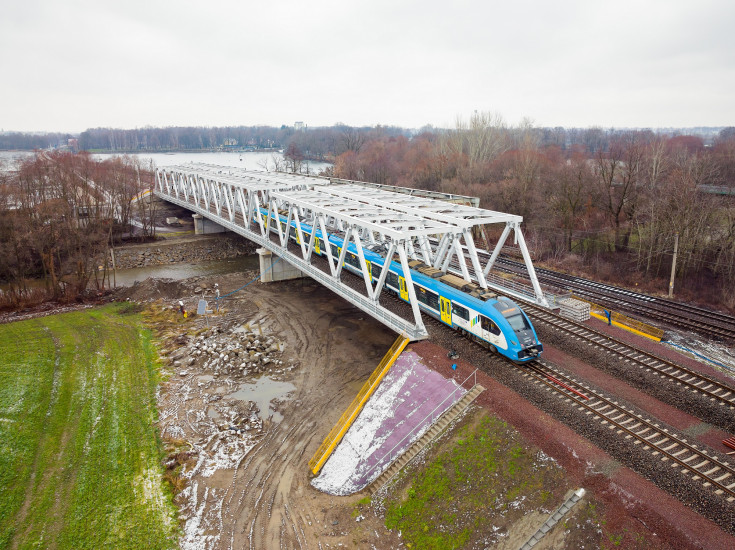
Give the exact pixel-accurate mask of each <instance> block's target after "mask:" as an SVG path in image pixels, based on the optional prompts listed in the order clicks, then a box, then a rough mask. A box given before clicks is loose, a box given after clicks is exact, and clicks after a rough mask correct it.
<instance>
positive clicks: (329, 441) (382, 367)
mask: <svg viewBox="0 0 735 550" xmlns="http://www.w3.org/2000/svg"><path fill="white" fill-rule="evenodd" d="M407 345H408V338H406V337H404V336H399V337H398V338H397V339H396V341H395V342H393V345H392V346H391V348H390V349H389V350H388V353H386V354H385V356H384V357H383V359H382V360H381V361H380V364H379V365H378V367H377V368H376V369H375V370H374V371H373V373H372V374H371V375H370V378H368V380H367V382H365V384H364V385H363V386H362V388H361V389H360V391H359V392H358V394H357V396H356V397H355V399H353V400H352V403H350V406H349V407H347V410H346V411H345V412H344V413H343V414H342V416H341V417H340V419H339V420H338V421H337V423H336V424H335V425H334V428H332V430H331V431H330V432H329V435H328V436H327V438H326V439H325V440H324V442H323V443H322V444H321V445H320V446H319V448H318V449H317V451H316V452H315V453H314V456H313V457H311V460H309V468H311V471H312V472H313V473H314V474H317V473H319V470H321V469H322V466H324V463H325V462H326V461H327V459H328V458H329V457H330V456H331V454H332V452H333V451H334V448H335V447H336V446H337V444H338V443H339V442H340V441H341V440H342V437H343V436H344V435H345V433H347V430H348V429H349V428H350V426H352V423H353V422H354V421H355V418H357V415H358V414H360V411H361V410H362V408H363V406H364V405H365V403H367V400H368V399H369V398H370V396H371V395H372V394H373V392H374V391H375V389H376V388H377V387H378V384H380V381H381V380H382V379H383V377H384V376H385V375H386V373H387V372H388V371H389V370H390V368H391V367H392V366H393V363H395V361H396V359H398V356H399V355H401V352H402V351H403V350H404V349H405V347H406V346H407Z"/></svg>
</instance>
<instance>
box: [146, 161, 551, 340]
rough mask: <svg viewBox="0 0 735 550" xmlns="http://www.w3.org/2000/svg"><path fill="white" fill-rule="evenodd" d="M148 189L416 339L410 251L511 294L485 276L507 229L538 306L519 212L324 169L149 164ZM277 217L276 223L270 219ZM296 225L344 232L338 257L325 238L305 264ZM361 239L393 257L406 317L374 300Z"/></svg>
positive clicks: (307, 246)
mask: <svg viewBox="0 0 735 550" xmlns="http://www.w3.org/2000/svg"><path fill="white" fill-rule="evenodd" d="M155 194H156V195H157V196H159V197H161V198H163V199H165V200H168V201H170V202H173V203H176V204H179V205H180V206H183V207H185V208H188V209H190V210H193V211H195V212H196V213H198V214H201V215H203V216H206V217H208V218H210V219H211V220H213V221H214V222H216V223H218V224H220V225H222V226H223V227H226V228H227V229H230V230H232V231H234V232H236V233H239V234H240V235H243V236H245V237H247V238H248V239H250V240H252V241H254V242H256V243H258V244H260V245H261V246H263V247H265V248H267V249H269V250H270V251H272V252H273V253H275V254H277V255H278V256H281V257H282V258H283V259H285V260H286V261H288V262H289V263H291V264H293V265H294V266H295V267H297V268H298V269H299V270H301V271H302V272H304V273H306V274H308V275H309V276H311V277H312V278H314V279H316V280H317V281H319V282H320V283H322V284H324V285H325V286H327V287H328V288H330V289H331V290H333V291H334V292H336V293H337V294H339V295H340V296H342V297H343V298H345V299H347V300H348V301H349V302H351V303H352V304H354V305H355V306H357V307H359V308H360V309H362V310H363V311H365V312H366V313H368V314H370V315H372V316H373V317H375V318H376V319H378V320H379V321H381V322H383V323H384V324H386V325H387V326H389V327H390V328H392V329H394V330H396V331H397V332H399V333H405V334H406V335H407V336H408V337H409V338H411V339H412V340H416V339H421V338H425V337H426V336H427V334H426V329H425V327H424V324H423V322H422V320H421V313H420V311H419V308H418V301H417V300H416V295H415V291H414V286H413V282H412V280H411V270H410V269H409V265H408V262H409V261H410V260H416V259H418V260H421V261H422V262H424V263H426V264H428V265H430V266H432V267H434V268H436V269H439V270H442V271H447V269H448V268H449V264H450V262H451V261H452V260H453V259H454V260H455V262H456V264H457V265H458V266H459V270H460V271H461V274H462V276H463V278H465V279H466V280H468V281H471V280H474V281H475V282H477V283H478V284H479V285H480V286H481V287H482V288H488V286H492V287H493V288H496V289H497V290H500V291H501V292H505V293H506V294H510V295H514V294H516V293H515V292H513V291H512V290H510V289H505V288H502V287H498V285H488V282H487V279H486V276H487V274H488V272H489V271H490V269H491V268H492V265H493V264H494V262H495V259H496V258H497V256H498V254H499V252H500V249H501V248H502V246H503V244H504V243H505V240H506V239H507V237H508V235H509V234H510V231H511V230H513V231H514V232H515V237H516V242H517V243H518V245H519V248H520V249H521V251H522V253H523V256H524V260H526V267H527V268H528V272H529V274H530V275H531V281H532V284H533V287H534V293H535V295H536V300H535V301H536V302H537V303H539V304H541V305H548V304H547V303H546V299H545V298H544V296H543V293H542V291H541V288H540V287H539V284H538V280H537V279H536V277H535V271H534V269H533V264H532V263H531V260H530V256H529V254H528V250H527V248H526V245H525V241H524V240H523V235H522V233H521V231H520V223H521V221H522V218H521V217H520V216H515V215H512V214H504V213H502V212H494V211H491V210H484V209H481V208H476V207H471V206H463V205H458V204H452V203H447V202H443V201H438V200H434V199H429V198H421V197H417V196H411V195H405V194H398V193H392V192H390V191H387V190H385V188H383V189H374V188H369V187H363V186H359V185H354V184H349V183H348V184H344V183H332V182H331V181H330V180H329V179H326V178H320V177H313V176H302V175H294V174H285V173H280V172H258V171H251V170H243V169H240V168H230V167H224V166H214V165H208V164H189V165H182V166H172V167H166V168H160V169H158V170H157V172H156V190H155ZM278 216H281V217H282V219H283V221H285V223H274V222H273V221H272V220H274V219H277V217H278ZM489 223H504V224H505V229H504V231H503V234H502V236H501V239H500V240H499V241H498V243H497V245H496V247H495V250H494V251H493V254H492V256H491V258H490V261H489V262H488V264H487V265H486V266H485V267H484V268H483V267H482V265H481V264H480V260H479V259H478V255H477V249H476V248H475V244H474V240H473V238H472V228H473V227H474V226H477V225H483V224H489ZM292 225H293V226H295V230H296V237H297V243H298V247H299V249H298V251H295V252H292V251H290V250H289V237H291V232H290V229H289V228H290V227H291V226H292ZM303 225H308V226H310V227H314V228H316V229H318V230H319V231H321V234H322V235H336V236H339V237H341V238H342V239H343V240H344V242H345V246H343V247H342V248H341V250H340V253H339V258H335V257H334V255H333V254H332V250H331V247H329V246H324V247H323V250H322V251H321V253H322V254H323V255H324V256H326V260H327V263H328V267H329V272H328V273H325V272H324V271H323V270H322V269H320V268H318V267H317V266H315V265H313V264H312V257H313V255H314V252H315V241H316V231H310V232H309V233H310V235H309V234H308V233H305V232H304V229H303ZM325 240H326V239H325ZM348 243H352V244H353V245H354V248H355V250H356V252H357V254H356V256H357V258H358V261H359V264H360V266H361V271H362V273H363V280H364V283H365V293H364V294H363V293H361V292H359V291H357V290H355V289H353V288H352V287H351V286H349V285H347V284H345V283H344V282H342V280H341V272H342V267H343V266H344V265H345V257H346V254H347V244H348ZM365 247H370V249H371V250H372V251H373V252H376V253H378V254H380V255H382V256H383V257H384V258H390V259H391V260H393V261H396V255H397V256H398V258H397V260H398V261H399V263H400V265H401V267H402V270H403V273H404V274H405V279H406V286H407V291H408V293H409V303H410V304H411V307H412V311H413V316H414V319H413V323H411V322H410V321H407V320H405V319H403V318H401V317H400V316H397V315H396V314H394V313H392V312H391V311H389V310H387V309H386V308H384V307H383V306H382V305H381V304H380V303H379V297H380V293H381V291H382V289H383V286H384V283H385V279H386V275H387V273H388V270H387V269H384V270H382V271H381V275H380V277H379V278H378V280H377V281H376V282H373V281H372V279H371V277H370V275H369V272H368V269H367V264H366V261H365V256H364V248H365ZM468 259H469V266H468V262H467V260H468ZM523 297H524V298H525V299H528V297H527V296H523Z"/></svg>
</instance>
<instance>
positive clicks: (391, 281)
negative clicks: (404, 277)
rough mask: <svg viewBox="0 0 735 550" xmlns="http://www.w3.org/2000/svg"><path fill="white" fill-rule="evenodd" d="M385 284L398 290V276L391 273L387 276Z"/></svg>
mask: <svg viewBox="0 0 735 550" xmlns="http://www.w3.org/2000/svg"><path fill="white" fill-rule="evenodd" d="M385 284H387V285H388V286H390V287H393V288H395V289H397V288H398V275H396V274H395V273H393V272H392V271H389V272H388V275H386V276H385Z"/></svg>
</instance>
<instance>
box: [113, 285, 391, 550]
mask: <svg viewBox="0 0 735 550" xmlns="http://www.w3.org/2000/svg"><path fill="white" fill-rule="evenodd" d="M254 275H255V274H254V273H247V274H244V275H243V274H238V275H235V274H233V275H227V276H224V277H219V278H218V279H217V281H218V282H219V285H220V291H221V293H222V294H223V295H224V294H226V293H227V292H230V291H231V290H234V289H236V288H238V287H240V286H242V285H243V284H245V283H246V282H247V281H248V280H250V279H251V278H252V277H253V276H254ZM213 283H214V280H210V279H202V278H200V279H194V280H191V279H190V280H187V281H181V282H165V281H150V280H149V281H147V282H145V283H143V284H140V285H138V286H137V287H135V288H133V289H131V290H130V291H127V292H126V296H127V297H130V298H131V299H136V300H141V301H144V300H149V299H161V298H163V299H164V303H167V304H169V305H171V304H175V303H176V301H177V300H178V299H183V300H184V302H185V304H186V307H187V309H188V310H194V309H195V303H196V301H197V299H198V298H199V297H200V296H202V295H203V294H207V293H209V295H210V296H211V295H212V285H213ZM197 287H199V288H202V287H208V288H204V289H203V291H200V292H195V290H197ZM210 303H211V302H210ZM209 324H210V326H211V327H213V328H214V327H216V328H218V329H219V330H221V332H219V333H217V331H216V330H215V331H212V330H208V331H207V330H204V329H206V321H205V319H202V318H201V317H199V318H195V319H193V320H190V321H188V322H186V323H184V324H182V325H179V327H178V331H177V332H176V333H173V332H170V333H169V339H168V341H166V342H164V343H163V344H162V346H163V347H164V348H167V351H168V353H169V367H168V369H169V370H170V372H171V377H170V379H169V380H168V381H167V382H166V383H165V384H164V385H163V386H162V391H161V393H160V398H159V409H160V411H161V419H160V424H161V429H162V434H163V436H164V439H165V440H178V441H179V443H181V441H182V440H183V441H185V442H187V445H188V446H189V447H190V448H191V449H192V457H191V458H190V459H189V461H188V463H187V465H186V467H185V469H184V472H185V477H186V478H187V481H188V486H187V488H186V489H185V490H184V491H182V493H180V494H179V496H178V497H177V504H178V505H179V506H180V508H181V510H182V514H181V518H182V525H183V527H184V537H183V539H182V541H181V542H182V548H208V549H209V548H253V549H268V548H337V547H339V546H341V545H343V546H349V547H355V544H357V546H358V547H361V548H363V547H365V548H369V547H371V546H372V545H374V547H376V548H397V547H399V546H401V543H400V539H399V538H398V536H397V534H395V533H391V532H390V531H388V530H386V529H385V527H384V525H383V524H382V522H381V521H379V520H378V519H376V518H372V519H367V520H365V521H364V522H360V523H357V522H356V520H355V518H353V517H352V511H353V509H354V505H355V503H356V502H357V501H358V500H359V499H360V498H362V495H360V496H355V497H333V496H330V495H326V494H323V493H321V492H319V491H317V490H316V489H314V488H313V487H311V485H310V484H309V481H310V477H309V473H310V472H309V469H308V465H307V461H308V459H309V458H310V456H311V453H313V452H314V451H315V449H316V448H317V447H318V445H319V444H320V443H321V441H322V439H323V438H324V437H325V436H326V434H327V433H328V431H329V429H330V428H331V426H332V425H334V423H335V422H336V421H337V420H338V419H339V417H340V416H341V414H342V413H343V412H344V410H345V409H346V407H347V406H348V405H349V403H350V402H351V401H352V399H353V398H354V397H355V395H356V394H357V392H358V391H359V389H360V387H361V386H362V384H363V383H364V381H365V380H366V379H367V378H368V377H369V375H370V373H371V372H372V371H373V369H374V368H375V367H376V366H377V364H378V363H379V362H380V359H381V358H382V356H383V354H384V353H385V352H386V351H387V350H388V348H389V347H390V345H391V344H392V343H393V341H394V339H395V335H394V334H393V333H392V332H391V331H389V330H388V329H386V328H384V327H383V326H382V325H380V324H378V323H377V322H375V321H373V320H371V319H369V318H367V316H366V315H365V314H363V313H362V312H360V311H359V310H357V309H355V308H353V307H351V306H350V305H349V304H347V303H346V302H344V301H342V300H340V299H338V298H336V297H335V296H334V294H333V293H331V292H330V291H328V290H326V289H325V288H323V287H321V286H320V285H318V284H316V283H314V282H313V281H310V280H306V279H305V280H297V281H290V282H285V283H276V284H271V285H263V284H261V283H259V282H257V283H254V284H251V285H250V286H248V287H247V288H246V289H244V290H243V291H241V292H239V293H237V294H235V295H233V296H232V297H231V298H228V299H227V301H226V303H225V313H224V314H222V315H213V316H210V318H209ZM246 324H249V325H248V326H249V328H250V329H251V330H252V333H251V334H253V333H254V334H255V336H256V338H259V339H261V340H265V339H266V338H269V337H270V338H272V339H273V340H274V341H276V342H278V343H279V344H280V345H281V346H282V347H283V352H282V354H279V353H276V354H275V355H274V357H278V359H276V361H281V362H282V363H281V364H280V365H278V364H276V363H273V362H269V363H268V365H266V366H265V367H263V366H262V365H261V366H260V369H258V370H260V371H263V370H264V372H248V370H249V369H247V368H246V369H245V371H244V373H243V374H241V373H239V372H238V371H237V369H232V370H231V372H229V373H226V372H225V371H226V370H227V369H223V368H221V367H219V366H217V365H218V363H216V362H213V361H203V360H202V356H201V355H192V352H194V353H195V347H194V346H196V345H197V343H200V348H199V349H203V348H204V347H205V346H207V345H208V346H209V347H210V348H211V347H212V345H213V344H212V342H214V341H215V340H217V341H218V342H220V344H219V348H217V351H220V350H221V349H222V343H223V342H225V341H233V340H236V339H237V335H240V336H242V335H243V334H244V333H246V332H247V330H246V329H243V328H242V327H243V325H246ZM256 327H257V328H256ZM233 329H234V332H233ZM202 330H203V332H202V334H201V335H200V336H199V337H198V339H197V337H196V336H194V334H195V333H196V332H198V331H202ZM202 339H203V340H202ZM182 352H183V353H182ZM229 353H230V354H232V353H233V352H232V351H230V352H229ZM205 355H207V353H205ZM214 355H215V356H216V355H217V354H216V352H215V354H214ZM208 356H209V357H211V356H212V354H211V353H209V354H208ZM192 358H194V359H195V360H194V362H193V363H192V364H191V365H190V364H189V362H190V361H192ZM233 371H234V372H233ZM263 377H267V378H269V379H270V380H271V381H272V382H273V383H287V384H292V385H293V388H294V389H293V391H292V392H291V393H289V394H288V395H287V396H286V397H285V398H282V399H281V400H280V402H279V404H278V406H277V411H273V410H270V411H268V410H265V406H263V405H262V404H261V405H260V413H259V415H258V416H259V418H260V421H261V423H258V422H257V421H256V422H250V424H249V425H247V428H248V429H247V430H243V433H242V434H237V433H233V430H232V429H230V428H231V427H236V426H239V425H237V424H236V423H237V421H238V420H239V419H242V418H243V417H246V418H251V419H252V416H253V415H252V411H251V410H250V408H249V406H247V405H246V404H245V403H243V402H242V401H239V400H237V399H236V396H231V393H232V392H233V391H235V390H237V389H238V388H239V387H242V385H243V384H247V383H248V382H252V381H253V380H255V379H257V378H261V379H262V378H263ZM281 416H282V419H279V418H278V417H281ZM233 424H235V426H233ZM184 448H186V446H184ZM355 537H359V538H358V539H356V538H355Z"/></svg>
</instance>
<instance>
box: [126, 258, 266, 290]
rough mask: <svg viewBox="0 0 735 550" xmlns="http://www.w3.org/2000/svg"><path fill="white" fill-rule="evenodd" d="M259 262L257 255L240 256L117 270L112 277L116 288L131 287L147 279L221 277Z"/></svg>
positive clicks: (253, 267) (256, 265) (250, 268)
mask: <svg viewBox="0 0 735 550" xmlns="http://www.w3.org/2000/svg"><path fill="white" fill-rule="evenodd" d="M259 267H260V261H259V259H258V256H257V255H252V256H240V257H239V258H233V259H229V260H213V261H210V262H197V263H180V264H166V265H152V266H147V267H134V268H132V269H118V270H117V274H116V275H114V276H113V277H114V282H115V284H116V285H117V286H132V285H134V284H135V283H136V282H137V281H145V280H146V279H148V278H149V277H153V278H157V279H164V278H165V279H176V280H179V279H188V278H189V277H198V276H201V275H223V274H225V273H235V272H238V271H249V270H253V269H255V270H257V269H259Z"/></svg>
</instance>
